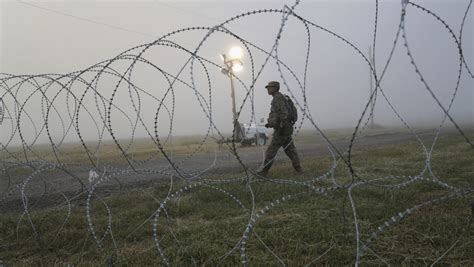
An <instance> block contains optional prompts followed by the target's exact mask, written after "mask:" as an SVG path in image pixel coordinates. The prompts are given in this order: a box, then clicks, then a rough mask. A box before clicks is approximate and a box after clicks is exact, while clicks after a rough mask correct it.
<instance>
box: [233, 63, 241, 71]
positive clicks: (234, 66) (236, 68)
mask: <svg viewBox="0 0 474 267" xmlns="http://www.w3.org/2000/svg"><path fill="white" fill-rule="evenodd" d="M243 68H244V67H243V66H242V64H240V63H235V64H233V65H232V71H233V72H239V71H241V70H242V69H243Z"/></svg>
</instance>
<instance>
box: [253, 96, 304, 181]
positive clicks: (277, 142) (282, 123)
mask: <svg viewBox="0 0 474 267" xmlns="http://www.w3.org/2000/svg"><path fill="white" fill-rule="evenodd" d="M288 113H289V112H288V106H287V103H286V99H285V96H284V95H282V94H281V93H280V92H276V93H275V95H274V96H273V100H272V104H271V108H270V114H269V115H268V123H267V126H268V127H269V128H273V129H274V131H273V138H272V142H271V143H270V145H269V146H268V148H267V151H266V153H265V161H264V166H263V169H262V173H267V172H268V170H269V169H270V168H271V166H272V164H273V159H274V158H275V156H276V154H277V152H278V149H280V147H283V148H284V151H285V154H286V155H287V156H288V157H289V158H290V159H291V163H292V164H293V168H295V170H296V171H297V172H301V171H302V170H301V165H300V159H299V157H298V153H297V152H296V147H295V144H294V143H293V141H292V136H291V135H292V134H293V125H292V124H291V123H290V120H289V114H288Z"/></svg>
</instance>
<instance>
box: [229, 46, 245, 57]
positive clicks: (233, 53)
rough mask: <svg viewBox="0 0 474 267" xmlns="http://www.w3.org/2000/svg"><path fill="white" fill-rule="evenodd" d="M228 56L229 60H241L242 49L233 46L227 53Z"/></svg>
mask: <svg viewBox="0 0 474 267" xmlns="http://www.w3.org/2000/svg"><path fill="white" fill-rule="evenodd" d="M229 56H230V58H231V59H241V58H242V49H240V47H238V46H234V47H232V48H231V49H230V51H229Z"/></svg>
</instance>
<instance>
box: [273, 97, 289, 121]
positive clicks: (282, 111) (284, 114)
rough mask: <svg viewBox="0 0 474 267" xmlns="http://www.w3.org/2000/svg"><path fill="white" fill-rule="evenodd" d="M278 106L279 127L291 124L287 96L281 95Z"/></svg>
mask: <svg viewBox="0 0 474 267" xmlns="http://www.w3.org/2000/svg"><path fill="white" fill-rule="evenodd" d="M276 107H277V110H278V118H279V127H283V126H285V125H287V124H289V121H290V119H289V116H290V114H289V112H288V107H287V103H286V100H285V97H284V96H282V97H279V98H278V99H277V102H276Z"/></svg>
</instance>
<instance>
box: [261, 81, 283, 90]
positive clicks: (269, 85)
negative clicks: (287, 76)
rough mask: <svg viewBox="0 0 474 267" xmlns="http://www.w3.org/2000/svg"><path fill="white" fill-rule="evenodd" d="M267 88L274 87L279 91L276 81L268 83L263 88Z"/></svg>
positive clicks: (278, 84)
mask: <svg viewBox="0 0 474 267" xmlns="http://www.w3.org/2000/svg"><path fill="white" fill-rule="evenodd" d="M268 87H276V88H278V89H280V83H279V82H277V81H270V82H268V84H267V85H265V88H268Z"/></svg>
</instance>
